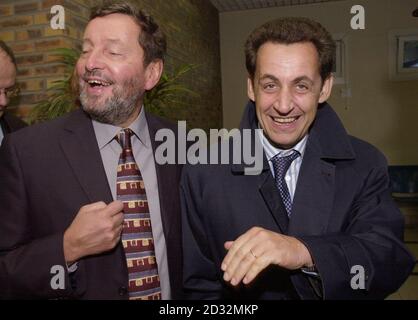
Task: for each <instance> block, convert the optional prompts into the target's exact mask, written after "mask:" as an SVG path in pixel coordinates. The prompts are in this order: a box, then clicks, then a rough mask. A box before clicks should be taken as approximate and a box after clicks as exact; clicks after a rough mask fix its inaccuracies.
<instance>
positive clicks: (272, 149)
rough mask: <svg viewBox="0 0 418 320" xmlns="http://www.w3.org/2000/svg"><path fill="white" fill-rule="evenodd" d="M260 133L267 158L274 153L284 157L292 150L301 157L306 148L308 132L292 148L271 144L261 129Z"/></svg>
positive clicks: (273, 155) (269, 158) (270, 157)
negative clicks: (285, 148)
mask: <svg viewBox="0 0 418 320" xmlns="http://www.w3.org/2000/svg"><path fill="white" fill-rule="evenodd" d="M259 132H260V134H261V135H262V137H261V141H262V144H263V148H264V152H265V153H266V157H267V160H269V161H270V160H271V159H272V158H274V157H275V156H276V155H279V157H286V156H288V155H290V154H291V153H292V152H293V151H294V150H296V151H297V152H299V154H300V156H301V158H303V155H304V153H305V149H306V142H307V141H308V136H309V135H308V134H307V135H305V136H304V137H303V139H302V140H300V141H299V142H298V143H297V144H296V145H295V146H294V147H293V148H292V149H287V150H284V149H280V148H277V147H276V146H274V145H272V144H271V142H270V141H269V140H268V139H267V137H266V136H265V135H264V133H263V132H262V131H259Z"/></svg>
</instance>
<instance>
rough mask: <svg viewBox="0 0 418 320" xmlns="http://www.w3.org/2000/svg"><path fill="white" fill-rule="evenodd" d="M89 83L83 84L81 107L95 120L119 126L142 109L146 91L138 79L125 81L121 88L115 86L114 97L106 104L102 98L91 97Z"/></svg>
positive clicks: (107, 100)
mask: <svg viewBox="0 0 418 320" xmlns="http://www.w3.org/2000/svg"><path fill="white" fill-rule="evenodd" d="M86 86H88V84H87V83H83V84H82V86H81V88H80V89H81V92H80V102H81V107H82V109H83V111H84V112H86V113H87V114H88V115H89V116H90V117H91V118H92V119H93V120H95V121H98V122H101V123H106V124H111V125H114V126H119V125H121V124H123V123H125V122H127V121H128V120H129V119H130V118H131V117H132V115H133V114H134V113H135V112H136V111H137V110H138V108H140V106H141V101H142V98H143V94H144V91H143V90H141V85H140V81H139V80H138V79H130V80H127V81H125V82H124V83H123V84H122V85H121V86H115V88H113V90H112V95H111V96H110V97H109V98H107V99H106V100H105V101H104V102H101V101H100V99H101V96H89V95H88V94H87V91H86Z"/></svg>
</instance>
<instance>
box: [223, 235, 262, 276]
mask: <svg viewBox="0 0 418 320" xmlns="http://www.w3.org/2000/svg"><path fill="white" fill-rule="evenodd" d="M254 230H255V228H252V229H250V230H248V231H247V232H245V233H244V234H242V235H241V236H239V237H238V238H237V239H236V240H235V241H231V242H232V245H230V244H229V242H230V241H227V242H226V243H225V248H226V246H227V245H228V246H230V247H229V249H228V253H227V254H226V256H225V258H224V260H223V261H222V266H224V267H225V269H226V268H227V267H228V265H229V264H230V262H231V260H232V259H233V257H234V256H235V254H236V253H237V250H239V248H240V247H241V246H242V244H243V243H245V242H247V241H248V239H250V238H251V237H252V236H253V234H254ZM225 269H222V270H225Z"/></svg>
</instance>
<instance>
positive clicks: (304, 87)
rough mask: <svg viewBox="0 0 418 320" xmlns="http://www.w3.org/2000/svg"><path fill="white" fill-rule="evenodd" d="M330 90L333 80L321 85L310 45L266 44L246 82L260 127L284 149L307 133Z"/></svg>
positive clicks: (262, 47) (312, 46)
mask: <svg viewBox="0 0 418 320" xmlns="http://www.w3.org/2000/svg"><path fill="white" fill-rule="evenodd" d="M331 88H332V77H330V78H328V79H327V80H325V82H324V84H323V85H322V80H321V76H320V73H319V57H318V52H317V50H316V48H315V46H314V45H313V44H312V43H310V42H303V43H294V44H290V45H286V44H277V43H272V42H267V43H265V44H264V45H262V46H261V47H260V49H259V50H258V55H257V65H256V72H255V75H254V80H253V81H252V80H251V79H248V96H249V98H250V99H251V100H252V101H254V102H255V104H256V112H257V118H258V121H259V123H260V126H261V128H262V129H263V131H264V134H265V135H266V137H267V138H268V139H269V140H270V141H271V142H272V143H273V144H275V145H276V146H278V147H280V148H283V149H290V148H292V147H294V146H295V145H296V144H297V143H298V142H299V141H300V140H301V139H302V138H303V137H304V136H305V135H306V134H307V132H308V130H309V127H310V125H311V124H312V122H313V121H314V119H315V116H316V111H317V108H318V103H322V102H324V101H326V100H327V99H328V97H329V95H330V93H331Z"/></svg>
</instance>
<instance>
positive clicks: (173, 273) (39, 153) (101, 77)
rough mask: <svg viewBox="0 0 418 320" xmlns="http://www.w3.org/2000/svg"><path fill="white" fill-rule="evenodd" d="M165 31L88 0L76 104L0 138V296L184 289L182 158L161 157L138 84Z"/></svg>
mask: <svg viewBox="0 0 418 320" xmlns="http://www.w3.org/2000/svg"><path fill="white" fill-rule="evenodd" d="M165 50H166V42H165V37H164V35H163V34H162V32H161V29H160V28H159V26H158V25H157V24H156V23H155V22H154V20H153V19H152V18H151V17H150V16H148V15H146V14H145V13H144V12H143V11H141V10H139V9H138V8H136V7H135V6H134V5H132V4H129V3H126V2H120V3H110V4H104V5H103V6H100V7H97V8H94V9H93V10H92V13H91V18H90V21H89V23H88V25H87V27H86V30H85V33H84V38H83V52H82V54H81V57H80V58H79V60H78V62H77V66H76V70H77V75H78V79H79V90H78V91H79V92H80V96H79V100H80V101H81V108H80V109H79V110H77V111H75V112H73V113H70V114H69V115H67V116H65V117H62V118H59V119H57V120H54V121H51V122H48V123H44V124H40V125H37V126H34V127H32V128H28V129H26V130H22V131H21V132H18V133H16V134H12V135H10V136H9V137H6V139H5V141H4V144H3V146H2V148H1V149H0V176H1V182H2V188H1V191H0V203H1V207H0V221H1V222H0V298H48V299H49V298H72V299H128V298H129V299H143V300H150V299H171V298H180V297H181V286H182V284H181V283H182V281H181V263H182V259H181V257H182V252H181V229H180V227H181V222H180V220H181V219H180V202H179V195H178V189H177V186H178V183H179V177H180V170H181V168H180V167H179V166H175V165H172V166H169V165H167V166H160V165H158V164H157V163H155V161H154V156H153V152H154V150H155V148H157V147H158V142H157V141H155V139H154V138H155V133H156V132H157V130H159V129H160V128H167V127H168V128H172V129H173V131H174V128H173V127H172V126H171V124H168V123H167V122H165V121H163V120H162V119H159V118H156V117H154V116H151V115H150V114H148V113H147V112H146V111H145V110H144V107H143V105H142V103H143V98H144V94H145V92H146V91H147V90H151V89H152V88H153V87H154V86H155V85H156V84H157V83H158V81H159V79H160V77H161V74H162V71H163V61H164V54H165Z"/></svg>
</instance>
